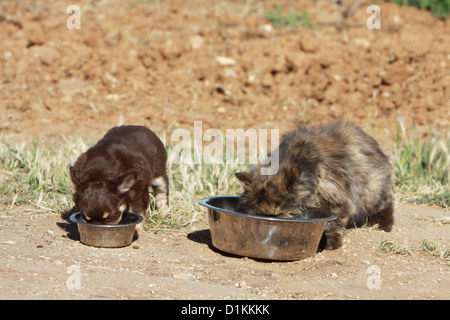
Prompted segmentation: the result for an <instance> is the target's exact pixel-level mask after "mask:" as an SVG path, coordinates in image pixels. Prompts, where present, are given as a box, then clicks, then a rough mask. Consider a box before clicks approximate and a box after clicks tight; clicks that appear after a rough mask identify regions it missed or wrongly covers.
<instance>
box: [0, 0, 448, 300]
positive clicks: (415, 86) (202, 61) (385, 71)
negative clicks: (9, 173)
mask: <svg viewBox="0 0 450 320" xmlns="http://www.w3.org/2000/svg"><path fill="white" fill-rule="evenodd" d="M71 4H74V3H73V1H56V2H47V1H43V0H37V1H31V0H30V1H2V2H1V3H0V39H1V49H0V65H1V68H0V80H1V81H0V112H1V122H0V134H1V135H3V136H4V138H5V139H8V140H9V141H11V140H14V141H30V140H32V139H40V140H42V141H61V137H63V138H65V139H67V140H75V139H78V138H82V139H84V140H85V141H87V142H95V141H96V140H97V139H98V138H100V137H101V136H102V135H103V134H104V132H105V131H106V130H107V129H108V128H110V127H111V126H114V125H117V124H118V123H125V124H141V125H145V126H147V127H149V128H152V129H153V130H154V131H156V132H158V133H159V134H160V135H161V136H165V137H166V135H167V137H166V140H167V139H168V137H169V136H170V133H171V132H172V131H173V130H174V129H176V128H179V127H182V128H186V129H188V130H192V128H193V122H194V120H201V121H202V122H203V128H204V129H206V128H220V129H224V128H244V129H246V128H251V127H253V128H280V129H281V130H282V131H284V130H288V129H290V128H292V126H293V124H294V123H295V121H298V120H304V121H306V122H317V121H327V120H332V119H345V120H351V121H354V122H355V123H357V124H359V125H360V126H362V127H363V128H365V129H366V130H369V132H371V133H373V134H374V135H375V136H376V137H377V138H378V140H379V141H380V143H382V145H385V146H389V144H390V143H391V142H392V139H393V137H394V132H395V128H396V126H397V123H401V124H403V125H404V127H405V128H406V131H407V132H413V133H417V134H420V135H422V136H427V135H430V132H432V133H433V134H434V133H437V132H444V133H445V132H448V129H449V126H450V121H449V120H450V47H449V43H450V22H449V21H443V20H439V19H436V18H435V17H433V16H432V15H431V14H430V13H429V12H426V11H420V10H417V9H414V8H405V7H398V6H396V5H393V4H390V3H386V2H383V1H379V3H378V5H379V6H380V8H381V29H380V30H369V29H367V27H366V20H367V19H368V17H369V14H367V13H366V8H367V6H368V5H369V4H371V3H366V2H363V3H362V4H361V5H360V7H359V8H358V9H357V10H356V12H355V13H354V14H353V15H352V16H351V17H349V18H344V17H343V12H344V11H345V10H346V9H348V7H349V6H350V5H351V4H352V2H351V1H346V2H344V5H343V6H339V5H336V4H333V3H331V2H330V1H318V2H312V1H282V0H280V1H204V0H192V1H191V0H190V1H153V2H148V1H122V0H113V1H84V2H81V3H79V5H80V8H81V29H80V30H69V29H67V27H66V20H67V18H68V17H69V14H67V13H66V9H67V7H68V6H69V5H71ZM279 4H281V5H283V6H284V8H285V11H284V14H286V15H287V14H288V13H289V12H290V11H295V12H297V13H298V14H300V13H301V12H302V10H306V11H307V12H308V13H309V14H310V20H311V22H312V23H314V26H313V27H312V28H307V27H302V26H299V25H297V26H287V27H281V28H274V29H273V30H272V31H267V28H265V27H264V26H265V25H267V24H269V21H268V20H267V19H266V18H265V15H266V13H267V12H268V11H273V10H274V7H275V5H279ZM218 56H224V57H230V58H233V59H234V60H235V63H234V64H232V65H229V66H222V65H220V64H219V63H218V62H217V60H216V58H217V57H218ZM0 210H1V212H0V297H1V298H19V299H23V298H46V299H63V298H66V299H67V298H68V299H72V298H73V299H91V298H99V299H114V298H125V299H142V298H144V299H169V298H172V299H190V298H195V299H261V298H262V299H309V298H312V299H358V298H360V299H383V298H385V299H409V298H410V299H449V298H450V293H449V290H448V288H449V287H450V277H449V275H450V269H449V264H448V261H446V260H445V259H442V258H439V257H436V256H433V255H430V254H427V253H424V252H422V251H421V250H420V249H419V248H420V243H421V241H422V240H424V239H427V240H429V241H432V242H433V243H435V244H436V245H437V247H438V248H441V249H448V248H449V238H448V234H449V225H448V223H442V221H443V219H442V217H444V216H446V215H448V213H446V212H444V210H442V209H439V208H430V207H424V206H413V205H405V204H399V206H398V207H397V212H396V216H397V220H396V225H395V227H394V230H393V232H391V233H384V232H382V231H377V230H366V229H358V230H350V231H349V233H348V235H347V237H346V240H345V243H344V246H343V247H342V248H341V249H339V250H336V251H324V252H321V253H318V254H317V255H316V256H315V257H313V258H308V259H305V260H302V261H297V262H283V263H281V262H263V261H258V260H254V259H248V258H239V257H234V256H229V255H227V254H224V253H221V252H218V251H217V250H215V249H213V248H212V247H211V241H210V238H209V234H208V231H207V225H195V226H194V229H192V230H173V231H167V232H164V233H162V234H153V233H151V232H145V233H144V234H143V235H142V236H141V237H140V238H139V239H138V240H137V241H136V242H134V243H133V244H132V246H129V247H126V248H122V249H98V248H91V247H87V246H84V245H82V244H81V243H79V242H78V241H77V238H76V235H74V233H75V234H76V232H74V230H73V226H70V225H68V224H67V222H66V221H64V220H63V219H62V218H61V217H59V216H56V215H52V214H48V213H45V212H43V211H42V210H39V209H36V208H35V207H19V208H13V209H10V208H7V207H4V208H1V209H0ZM71 228H72V229H71ZM383 239H384V240H390V241H393V242H395V243H396V244H398V245H400V246H401V247H408V248H411V247H413V248H415V249H414V250H412V253H411V254H405V255H401V254H393V253H381V252H380V251H379V250H378V246H379V244H380V242H381V241H382V240H383ZM71 265H78V266H79V267H80V270H81V286H80V289H72V290H70V289H69V288H68V287H67V285H66V281H67V279H68V277H69V276H70V274H68V273H67V268H68V267H69V266H71ZM370 265H376V266H378V267H379V268H380V270H381V280H382V283H381V289H379V290H369V289H368V288H367V285H366V281H367V278H368V277H369V276H370V274H367V273H366V272H367V268H368V266H370Z"/></svg>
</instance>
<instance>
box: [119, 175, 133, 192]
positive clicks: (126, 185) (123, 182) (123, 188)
mask: <svg viewBox="0 0 450 320" xmlns="http://www.w3.org/2000/svg"><path fill="white" fill-rule="evenodd" d="M137 180H138V178H137V174H136V172H127V173H126V174H124V175H123V176H122V177H121V178H120V179H119V183H118V185H117V190H118V191H119V194H122V193H126V192H128V191H130V189H131V188H132V187H133V186H134V185H135V184H136V182H137Z"/></svg>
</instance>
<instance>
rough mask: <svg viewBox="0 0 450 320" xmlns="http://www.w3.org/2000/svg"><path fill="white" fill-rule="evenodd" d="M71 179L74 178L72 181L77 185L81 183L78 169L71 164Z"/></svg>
mask: <svg viewBox="0 0 450 320" xmlns="http://www.w3.org/2000/svg"><path fill="white" fill-rule="evenodd" d="M69 171H70V179H71V180H72V183H73V185H74V187H75V186H79V185H80V179H79V178H78V170H77V169H76V168H75V167H72V166H70V169H69Z"/></svg>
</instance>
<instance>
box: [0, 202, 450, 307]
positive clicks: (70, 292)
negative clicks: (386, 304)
mask: <svg viewBox="0 0 450 320" xmlns="http://www.w3.org/2000/svg"><path fill="white" fill-rule="evenodd" d="M205 214H206V212H205ZM396 219H397V220H396V224H395V227H394V229H393V231H392V232H391V233H385V232H383V231H379V230H373V229H352V230H349V231H348V234H347V236H346V237H345V242H344V246H343V247H342V248H340V249H338V250H335V251H322V252H319V253H317V254H316V255H315V256H314V257H310V258H307V259H304V260H300V261H291V262H277V261H261V260H255V259H251V258H246V257H237V256H233V255H229V254H226V253H223V252H220V251H218V250H216V249H215V248H214V247H213V246H212V245H211V238H210V233H209V230H208V226H207V225H194V226H195V229H197V230H193V229H191V230H173V231H166V232H162V233H158V234H155V233H154V232H152V231H151V230H148V231H146V232H144V234H143V235H142V236H141V237H139V239H137V240H136V241H134V242H133V243H132V244H131V245H130V246H128V247H124V248H116V249H109V248H95V247H89V246H86V245H84V244H82V243H81V242H80V241H79V234H78V231H77V228H76V226H75V225H73V224H70V223H69V222H67V221H66V220H65V219H63V218H62V217H60V216H58V215H56V214H48V213H44V212H39V211H37V210H36V208H32V207H29V208H27V207H18V208H13V209H12V210H8V208H3V210H2V213H1V216H0V298H2V299H177V300H178V299H252V300H253V299H269V300H272V299H450V291H449V288H450V264H449V260H448V257H447V259H444V258H442V257H439V256H438V255H437V256H435V255H433V254H431V253H428V252H424V251H423V250H422V248H421V243H422V240H427V241H429V242H430V243H433V244H434V245H436V247H437V251H442V250H444V249H445V250H448V248H449V247H450V246H449V245H450V241H449V237H448V235H449V232H450V225H449V224H448V222H447V223H443V222H445V221H448V213H446V212H444V211H443V210H442V209H440V208H434V207H426V206H418V205H409V204H408V205H401V206H400V207H399V208H398V209H397V212H396ZM445 219H447V220H445ZM383 240H388V241H391V242H393V243H394V244H395V245H396V246H398V247H399V248H402V249H406V250H407V251H409V253H407V254H398V253H392V252H390V253H386V252H381V251H380V250H379V246H380V244H381V242H382V241H383ZM377 272H378V273H377Z"/></svg>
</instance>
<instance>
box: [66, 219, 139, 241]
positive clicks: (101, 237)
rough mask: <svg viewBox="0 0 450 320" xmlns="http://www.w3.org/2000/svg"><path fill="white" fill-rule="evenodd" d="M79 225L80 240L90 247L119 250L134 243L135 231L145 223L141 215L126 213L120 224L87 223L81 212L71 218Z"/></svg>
mask: <svg viewBox="0 0 450 320" xmlns="http://www.w3.org/2000/svg"><path fill="white" fill-rule="evenodd" d="M70 220H71V221H73V222H75V223H76V224H77V225H78V231H79V232H80V240H81V242H82V243H84V244H85V245H88V246H94V247H103V248H118V247H125V246H128V245H129V244H130V243H131V242H132V241H133V235H134V229H135V227H136V225H137V224H139V223H141V222H142V221H144V218H143V217H141V216H140V215H137V214H134V213H131V212H124V213H123V215H122V220H121V221H120V222H119V224H93V223H89V222H86V221H85V220H84V219H83V216H82V215H81V213H80V212H78V213H74V214H73V215H71V216H70Z"/></svg>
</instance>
